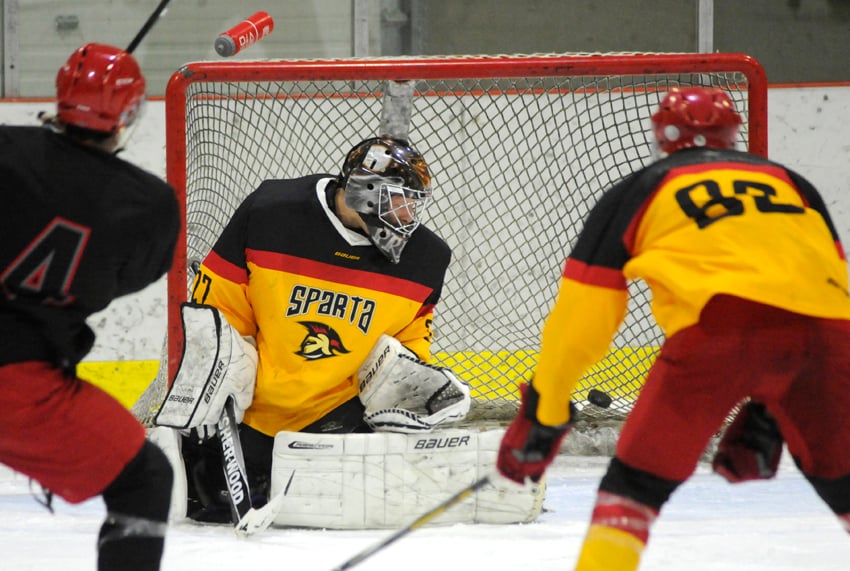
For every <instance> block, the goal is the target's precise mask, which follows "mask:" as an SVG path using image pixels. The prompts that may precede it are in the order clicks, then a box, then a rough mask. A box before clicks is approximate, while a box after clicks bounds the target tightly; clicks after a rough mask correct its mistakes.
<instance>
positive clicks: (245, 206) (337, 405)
mask: <svg viewBox="0 0 850 571" xmlns="http://www.w3.org/2000/svg"><path fill="white" fill-rule="evenodd" d="M430 200H431V174H430V172H429V169H428V165H427V163H426V161H425V159H424V158H423V157H422V155H421V154H420V153H419V152H418V151H417V150H416V149H414V148H413V147H412V146H410V144H409V143H407V142H406V141H401V140H394V139H388V138H373V139H368V140H365V141H363V142H361V143H359V144H358V145H356V146H355V147H354V148H353V149H352V150H351V151H350V152H349V153H348V155H347V157H346V158H345V161H344V163H343V166H342V170H341V173H340V174H339V175H337V176H334V175H330V174H315V175H310V176H305V177H302V178H298V179H293V180H268V181H265V182H264V183H262V184H261V185H260V186H259V188H257V190H256V191H254V192H253V193H252V194H251V195H249V196H248V197H247V198H246V199H245V201H244V202H243V203H242V204H241V205H240V207H239V208H238V209H237V211H236V212H235V214H234V215H233V217H232V218H231V220H230V221H229V223H228V224H227V226H226V227H225V229H224V231H223V233H222V234H221V236H220V237H219V239H218V241H217V243H216V244H215V246H214V247H213V249H212V251H211V252H210V253H209V255H208V256H207V257H206V259H205V260H204V262H203V264H202V265H201V267H200V269H199V271H198V273H197V275H196V278H195V281H194V285H193V289H192V301H193V302H195V303H197V304H204V305H205V306H213V307H215V308H217V309H218V310H220V312H221V314H222V315H223V316H224V318H226V320H227V322H228V323H229V324H230V326H232V327H233V328H234V329H235V330H236V331H238V333H239V335H241V336H244V337H246V338H252V339H253V340H254V341H255V343H256V349H257V355H258V358H257V359H256V362H257V364H258V367H257V369H256V385H255V386H254V389H253V400H251V398H250V396H249V397H247V398H246V399H245V402H246V403H249V404H250V405H249V406H247V409H246V410H244V418H243V419H242V424H241V426H240V437H241V441H242V446H243V451H244V456H245V462H246V468H247V472H248V477H249V479H250V480H251V482H250V483H251V490H252V492H254V493H255V494H256V495H262V494H263V493H264V492H265V490H267V487H268V478H269V471H270V468H271V462H272V450H273V443H274V436H275V435H276V434H277V433H278V432H280V431H296V432H298V431H302V432H315V433H352V432H368V431H371V429H372V427H370V426H369V425H368V424H367V423H366V422H365V421H364V405H363V404H362V402H361V400H360V398H359V397H358V388H359V387H358V379H357V375H356V373H357V371H358V369H359V368H360V367H361V365H363V363H364V361H365V360H366V358H367V356H368V355H369V353H370V351H372V349H373V347H375V345H376V343H377V342H378V341H379V339H380V338H381V337H382V336H390V337H392V338H394V339H397V340H398V341H400V342H401V344H403V346H404V347H405V348H406V349H405V350H409V351H412V352H413V353H414V354H415V355H416V356H417V357H418V358H419V359H421V360H422V361H428V360H429V359H430V356H431V338H432V330H431V322H432V318H433V311H434V306H435V305H436V304H437V302H438V300H439V299H440V293H441V291H442V287H443V279H444V276H445V273H446V268H447V266H448V264H449V260H450V258H451V252H450V250H449V247H448V246H447V245H446V243H445V242H444V241H443V240H442V239H441V238H439V237H438V236H437V235H436V234H434V232H432V231H431V230H430V229H428V228H426V227H425V226H424V225H422V224H421V223H420V222H421V219H422V215H423V212H424V210H425V208H426V207H427V205H428V203H429V202H430ZM248 351H250V349H249V350H248ZM249 378H250V381H251V382H253V378H254V377H253V370H252V371H251V374H250V377H249ZM359 381H360V382H364V381H363V379H359ZM213 440H214V439H208V440H206V441H204V442H203V443H198V442H197V439H196V438H189V437H184V438H183V442H182V453H183V457H184V460H185V461H186V465H187V474H188V475H189V479H188V480H189V481H188V488H189V490H188V492H189V503H190V506H189V513H188V515H189V517H193V518H195V519H199V520H208V521H229V519H230V513H229V509H228V507H227V504H226V501H224V500H222V498H221V496H220V494H219V492H221V491H222V490H224V489H225V487H224V479H223V476H222V469H221V451H220V450H218V446H217V444H216V443H214V442H212V441H213ZM256 503H259V504H261V503H262V499H260V500H257V502H256ZM255 505H256V504H255Z"/></svg>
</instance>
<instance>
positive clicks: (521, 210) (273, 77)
mask: <svg viewBox="0 0 850 571" xmlns="http://www.w3.org/2000/svg"><path fill="white" fill-rule="evenodd" d="M727 56H728V54H727ZM749 61H750V60H747V59H746V58H737V59H736V58H735V57H726V56H722V55H719V54H715V55H714V56H711V55H708V56H707V55H705V54H692V55H690V56H688V55H681V54H680V55H670V54H668V55H639V54H630V55H622V54H621V55H610V56H608V55H595V56H593V57H591V58H588V57H586V56H569V55H566V56H565V55H560V56H534V57H528V56H517V57H499V58H459V59H451V58H441V59H435V60H415V59H411V58H405V59H402V60H397V61H393V60H389V61H388V60H375V61H371V60H354V61H343V60H335V61H328V62H306V61H295V62H292V61H280V62H238V63H227V64H214V63H212V62H206V63H200V64H190V65H188V66H186V67H185V68H184V69H182V70H181V71H180V72H178V74H177V75H176V76H175V77H176V78H178V79H179V80H180V81H178V82H175V81H174V80H172V84H175V83H176V84H175V85H172V86H171V87H169V92H168V95H167V101H166V104H167V109H168V110H169V112H168V117H167V120H168V129H169V138H168V160H169V179H170V180H171V182H172V183H173V184H175V186H176V187H181V186H183V184H182V183H183V179H184V177H185V193H186V222H187V228H186V239H187V248H186V259H185V260H181V264H183V265H182V267H184V268H185V267H186V265H189V266H191V264H193V263H197V262H200V261H201V260H203V258H204V257H205V256H206V254H207V252H209V250H210V248H211V247H212V245H213V243H214V242H215V240H216V238H217V237H218V235H219V233H220V231H221V229H222V228H223V225H224V224H225V223H226V222H227V220H228V218H229V217H230V215H231V213H232V212H233V211H234V210H235V208H236V207H237V205H238V204H239V203H240V202H241V200H242V199H243V198H244V197H245V196H246V195H247V194H248V193H250V192H251V191H252V190H254V189H255V188H256V187H257V186H258V185H259V183H260V182H261V181H262V180H264V179H266V178H287V177H298V176H302V175H304V174H309V173H318V172H325V173H330V174H336V173H338V172H339V169H340V165H341V161H342V159H343V157H344V156H345V153H346V152H347V151H348V149H349V148H350V147H351V146H353V145H354V144H355V143H357V142H358V141H360V140H362V139H364V138H367V137H369V136H374V135H376V134H377V131H378V129H379V124H380V123H381V113H382V96H383V92H384V90H385V89H386V86H387V83H386V80H388V79H406V80H414V83H415V88H414V90H413V97H412V109H411V118H410V125H409V137H410V141H411V142H412V144H413V145H414V146H415V147H417V148H418V149H419V150H420V151H421V152H422V153H423V155H424V156H425V158H426V160H427V161H428V162H429V165H430V167H431V171H432V173H434V176H435V184H434V189H435V192H434V195H435V202H434V204H433V205H432V206H431V207H430V208H429V210H428V219H427V220H426V224H427V225H428V226H429V227H431V228H432V229H434V230H435V231H436V232H437V234H439V235H440V236H441V237H443V238H444V239H445V240H446V241H447V242H448V244H449V245H450V246H451V248H452V250H453V259H452V263H451V265H450V267H449V270H448V274H447V276H446V283H445V288H444V291H443V298H442V300H441V302H440V304H439V305H438V307H437V310H436V314H435V323H434V329H435V342H434V354H435V362H436V363H437V364H440V365H443V366H448V367H451V368H452V369H453V370H454V371H455V372H456V374H457V375H458V377H459V378H461V379H463V380H464V381H466V382H467V383H469V384H470V386H471V389H472V396H473V399H474V401H473V402H474V405H473V411H472V412H471V414H470V418H471V419H472V421H473V422H482V423H485V422H501V421H504V420H505V419H507V418H510V417H511V416H512V415H513V413H514V412H515V410H516V404H517V402H516V395H517V392H518V391H517V390H516V388H517V385H518V384H519V383H521V382H522V381H524V380H526V379H527V378H529V376H530V372H531V370H532V369H533V367H534V365H535V363H536V351H537V347H538V341H539V333H540V328H541V325H542V322H543V319H544V317H545V316H546V314H547V313H548V310H549V308H550V307H551V303H552V302H553V300H554V297H555V293H556V290H557V285H558V281H559V276H560V272H561V270H562V267H563V263H564V259H565V257H566V255H567V254H568V252H569V250H570V245H571V244H572V242H573V240H574V238H575V237H576V235H577V233H578V231H579V230H580V228H581V225H582V221H583V219H584V217H585V215H586V214H587V212H588V210H589V209H590V208H591V206H592V205H593V204H594V203H595V201H596V200H597V199H598V198H599V196H600V194H601V193H602V192H603V191H604V190H605V189H606V188H608V187H609V186H610V185H611V184H612V183H613V182H615V181H616V180H618V179H620V178H621V177H623V176H625V175H627V174H628V173H630V172H631V171H632V170H634V169H635V168H638V167H640V166H641V165H643V164H645V163H646V162H647V161H649V160H650V159H651V158H652V157H651V153H652V148H651V144H650V139H649V133H648V126H649V124H648V120H649V116H650V115H651V113H652V111H653V110H654V109H655V108H656V107H657V104H658V101H659V94H660V93H661V92H664V91H666V90H667V89H668V88H669V87H671V86H675V85H712V86H717V87H721V88H723V89H724V90H726V91H727V92H728V93H729V95H730V97H732V99H733V100H734V102H735V105H736V107H737V109H738V110H739V112H741V114H742V115H743V116H744V119H745V123H744V126H743V128H742V129H741V141H740V147H741V148H746V147H747V145H748V144H749V143H751V142H752V141H750V140H749V139H750V134H751V132H753V131H755V132H757V133H758V134H759V135H758V136H759V137H763V135H762V134H761V133H763V126H761V125H760V124H759V123H757V122H756V121H763V120H764V119H763V117H762V114H761V113H760V112H759V113H756V114H753V113H751V109H750V106H751V104H752V99H751V97H752V95H753V94H754V93H756V94H758V95H759V96H760V97H761V96H764V94H765V93H766V86H765V85H762V84H761V83H759V82H754V79H753V77H754V75H753V73H752V67H751V65H752V64H751V63H749ZM353 63H356V65H352V64H353ZM682 70H684V71H682ZM756 79H758V77H756ZM175 110H177V111H175ZM760 144H763V142H761V143H760ZM184 153H185V154H184ZM184 157H185V158H184ZM181 190H182V188H178V191H181ZM169 280H170V284H174V283H175V281H177V282H179V281H180V280H182V283H183V284H185V283H186V277H185V273H183V274H181V273H179V272H177V273H172V274H171V275H170V276H169ZM169 287H172V285H170V286H169ZM630 287H631V291H632V294H633V295H632V299H631V302H630V313H629V317H628V318H627V320H626V322H625V323H624V324H623V327H622V328H621V330H620V332H619V333H618V335H617V338H616V339H615V341H614V343H613V345H612V348H611V352H610V353H609V355H608V356H607V357H606V358H605V359H604V360H603V361H601V362H600V363H598V364H597V365H595V366H594V367H593V368H592V369H591V370H590V371H589V372H588V373H587V375H586V376H585V377H584V378H583V379H582V381H581V383H580V385H579V388H578V391H577V393H576V401H577V403H578V405H579V408H580V411H581V414H582V416H583V417H584V418H585V419H591V420H593V419H610V418H614V419H617V418H622V417H623V416H624V415H625V414H626V413H627V412H628V410H629V409H630V407H631V404H632V403H633V401H634V398H635V396H636V394H637V391H638V390H639V387H640V385H641V383H642V381H643V377H644V375H645V373H646V370H647V368H648V367H649V366H650V365H651V363H652V360H653V358H654V355H655V353H656V351H657V349H658V346H659V345H660V343H661V332H660V331H659V330H658V329H657V327H656V326H655V324H654V321H653V319H652V317H651V315H650V310H649V298H648V292H647V291H646V289H645V288H644V287H643V286H642V285H641V284H632V285H631V286H630ZM170 291H171V301H170V304H171V305H174V304H175V303H176V302H179V298H180V296H181V293H180V289H179V285H178V286H176V289H172V290H170ZM175 292H176V293H175ZM183 293H184V294H185V292H183ZM183 298H184V299H185V295H184V296H183ZM174 315H176V313H175V311H174V309H173V308H171V309H170V321H169V323H170V331H171V332H172V338H174V337H178V336H177V335H174V334H173V333H174V329H173V328H171V327H172V325H173V324H174V323H178V321H177V319H173V320H172V319H171V316H174ZM178 331H179V329H178ZM169 355H170V358H171V360H172V361H173V360H175V359H178V360H179V355H180V352H179V346H177V345H174V343H172V348H171V349H170V352H169ZM165 379H166V375H165V374H164V368H163V374H161V375H160V378H159V380H158V381H157V382H156V383H155V384H159V385H164V384H165ZM591 388H596V389H598V390H601V391H603V392H604V393H606V394H608V395H609V396H610V397H611V398H612V403H611V405H610V407H608V408H601V407H598V406H594V405H591V404H589V403H588V402H587V401H586V395H587V391H588V390H589V389H591ZM162 394H164V389H163V388H162V387H160V389H159V392H157V391H154V390H152V391H151V395H152V396H151V397H150V398H152V399H154V400H155V399H156V398H160V399H161V397H162ZM157 395H159V396H157ZM149 405H150V403H140V407H139V409H140V410H142V409H145V410H150V409H151V407H150V406H149ZM146 406H147V408H145V407H146ZM155 408H156V405H155V404H154V406H153V409H155Z"/></svg>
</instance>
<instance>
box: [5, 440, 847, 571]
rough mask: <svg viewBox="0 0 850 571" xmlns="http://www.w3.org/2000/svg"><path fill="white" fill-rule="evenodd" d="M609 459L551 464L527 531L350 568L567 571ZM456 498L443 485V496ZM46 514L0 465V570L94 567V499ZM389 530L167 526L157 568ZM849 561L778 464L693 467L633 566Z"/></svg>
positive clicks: (341, 552) (843, 539)
mask: <svg viewBox="0 0 850 571" xmlns="http://www.w3.org/2000/svg"><path fill="white" fill-rule="evenodd" d="M606 463H607V459H606V458H600V457H592V458H591V457H573V456H561V457H559V458H558V459H557V460H556V463H555V464H554V465H553V466H552V468H551V469H550V471H549V489H548V492H547V496H546V502H545V504H544V505H545V512H544V513H543V514H542V515H541V517H540V518H539V519H538V521H536V522H534V523H532V524H525V525H509V526H497V525H480V524H479V525H451V526H446V527H426V528H423V529H419V530H416V531H414V532H412V533H410V534H409V535H407V536H405V537H403V538H401V539H399V540H398V541H397V542H395V543H393V544H391V545H389V546H387V547H386V548H385V549H383V550H382V551H380V552H378V553H376V554H375V555H373V556H372V557H370V558H369V559H367V560H365V561H363V562H362V563H360V564H359V565H357V566H356V569H357V570H358V571H359V570H361V569H362V570H363V571H369V570H371V571H435V570H464V571H472V570H481V571H503V570H504V571H507V570H511V571H517V570H534V571H538V570H539V571H548V570H552V571H554V570H559V571H566V570H569V569H572V568H573V564H574V563H575V559H576V557H577V554H578V550H579V547H580V543H581V539H582V537H583V535H584V532H585V529H586V526H587V519H588V516H589V513H590V510H591V507H592V504H593V498H594V494H595V491H596V486H597V483H598V480H599V477H600V476H601V475H602V473H603V471H604V467H605V465H606ZM454 491H455V490H453V489H451V488H450V486H448V485H447V489H446V497H449V496H450V495H452V494H453V493H454ZM439 501H440V500H437V501H435V504H436V503H439ZM54 507H55V512H56V513H55V514H53V515H51V514H50V513H49V512H48V511H47V510H46V509H45V508H44V507H42V506H41V505H39V504H38V503H36V501H35V500H34V499H33V497H32V495H31V493H30V490H29V484H28V481H27V479H26V478H23V477H22V476H19V475H15V474H12V473H11V472H9V471H8V470H6V469H5V468H3V467H0V570H3V571H6V570H9V571H11V570H14V571H28V570H38V571H44V570H50V569H62V570H63V571H93V570H94V569H95V538H96V535H97V531H98V528H99V527H100V524H101V520H102V518H103V514H104V509H103V504H102V502H101V501H100V500H99V499H96V500H92V501H89V502H85V503H83V504H80V505H78V506H71V505H68V504H66V503H64V502H62V501H61V500H58V501H55V503H54ZM418 515H420V514H411V521H412V520H413V519H414V518H415V517H416V516H418ZM391 533H392V532H388V531H387V530H377V531H330V530H304V529H270V530H268V531H266V532H265V533H263V534H260V535H257V536H255V537H251V538H248V539H239V538H237V537H236V536H235V535H234V534H233V532H232V531H231V529H230V528H229V527H227V526H199V525H195V524H189V523H178V524H175V525H173V526H172V527H171V528H170V531H169V535H168V538H167V541H166V550H165V556H164V559H163V566H162V569H163V571H213V570H231V571H247V570H255V571H274V570H278V569H279V570H281V571H284V570H286V571H314V570H315V571H322V570H324V571H327V570H328V569H332V568H333V567H335V566H337V565H339V564H341V563H342V562H344V561H347V560H348V559H349V558H350V557H352V556H354V555H355V554H357V553H359V552H360V551H362V550H364V549H366V548H368V547H370V546H371V545H373V544H375V543H376V542H379V541H381V540H383V539H384V538H386V537H388V536H389V535H390V534H391ZM848 562H850V537H848V535H847V534H846V533H845V532H844V531H843V530H842V529H841V527H840V526H839V524H838V522H837V520H836V519H835V518H834V517H833V516H832V514H831V513H830V512H829V510H828V509H827V508H826V506H825V505H824V504H823V503H822V502H821V501H820V499H819V498H818V497H817V496H816V495H815V494H814V492H813V491H812V490H811V489H810V488H809V486H808V484H807V482H806V481H805V480H804V479H803V478H802V477H801V476H800V475H799V473H798V472H797V471H796V470H795V469H794V467H793V465H791V464H790V463H789V462H786V461H783V464H782V466H781V470H780V473H779V474H778V476H777V477H776V478H775V479H773V480H771V481H768V482H757V483H746V484H738V485H735V486H732V485H730V484H727V483H726V482H725V481H724V480H723V479H721V478H720V477H719V476H716V475H713V474H711V473H710V472H709V470H708V468H707V467H705V466H700V468H699V469H698V471H697V473H696V474H695V476H694V477H693V478H692V479H691V480H690V481H689V482H688V483H687V484H685V485H684V486H683V487H682V488H680V489H679V490H678V491H677V492H676V493H675V494H674V496H673V498H672V499H671V501H670V502H669V503H668V504H667V506H665V508H664V510H663V511H662V514H661V517H660V519H659V520H657V522H656V525H655V527H654V528H653V535H652V538H651V541H650V545H649V547H648V548H647V550H646V552H645V553H644V559H643V564H642V566H641V571H651V570H664V571H668V570H687V571H732V570H734V571H767V570H770V571H778V570H795V571H796V570H801V569H805V570H807V571H808V570H811V571H839V570H841V571H846V570H847V569H848V568H850V567H848V565H850V563H848Z"/></svg>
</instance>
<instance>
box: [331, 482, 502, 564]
mask: <svg viewBox="0 0 850 571" xmlns="http://www.w3.org/2000/svg"><path fill="white" fill-rule="evenodd" d="M491 478H492V476H491V475H489V474H488V475H487V476H484V477H483V478H480V479H479V480H476V481H475V482H473V483H471V484H469V485H468V486H467V487H465V488H464V489H462V490H461V491H459V492H458V493H456V494H455V495H453V496H452V497H450V498H449V499H447V500H446V501H444V502H443V503H441V504H440V505H438V506H436V507H434V508H432V509H431V510H429V511H427V512H425V513H424V514H422V515H421V516H419V517H418V518H416V519H415V520H413V522H412V523H410V524H408V525H407V526H405V527H403V528H401V529H400V530H398V531H396V532H395V533H393V534H392V535H390V536H389V537H387V538H386V539H383V540H382V541H379V542H378V543H376V544H374V545H372V546H370V547H368V548H366V549H364V550H363V551H361V552H360V553H358V554H356V555H354V556H353V557H351V558H350V559H348V560H347V561H345V562H344V563H342V564H340V565H338V566H336V567H334V568H333V569H331V571H344V570H345V569H351V568H352V567H354V566H355V565H357V564H358V563H362V562H363V561H365V560H366V559H368V558H369V557H371V556H373V555H374V554H376V553H377V552H379V551H381V550H382V549H384V548H385V547H387V546H389V545H390V544H392V543H394V542H395V541H397V540H399V539H401V538H402V537H404V536H405V535H407V534H408V533H410V532H411V531H414V530H417V529H419V528H420V527H422V526H423V525H425V524H426V523H428V522H429V521H431V520H432V519H434V518H435V517H437V516H439V515H440V514H442V513H443V512H445V511H446V510H448V509H450V508H451V507H453V506H455V505H457V504H459V503H460V502H462V501H463V500H465V499H466V498H468V497H470V496H471V495H472V494H474V493H475V492H477V491H478V490H480V489H481V488H483V487H484V486H486V485H487V484H489V483H490V479H491Z"/></svg>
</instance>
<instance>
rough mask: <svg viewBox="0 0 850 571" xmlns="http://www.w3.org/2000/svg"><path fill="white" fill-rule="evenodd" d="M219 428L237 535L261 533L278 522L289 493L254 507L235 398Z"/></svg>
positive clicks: (222, 417) (229, 498)
mask: <svg viewBox="0 0 850 571" xmlns="http://www.w3.org/2000/svg"><path fill="white" fill-rule="evenodd" d="M216 428H217V430H218V436H219V440H220V442H221V455H222V465H223V466H224V479H225V481H226V482H227V492H228V494H227V495H228V501H229V502H230V510H231V515H232V516H233V523H234V531H235V532H236V535H238V536H242V537H247V536H249V535H253V534H255V533H259V532H261V531H263V530H265V529H266V528H267V527H268V526H269V525H271V523H272V522H273V521H274V519H275V516H277V513H278V512H279V511H280V507H281V504H282V503H283V497H284V495H286V490H284V491H283V492H281V493H280V494H278V495H277V496H275V497H274V498H272V499H271V501H269V503H267V504H266V505H264V506H262V507H260V508H255V507H254V506H253V505H252V504H251V490H250V488H249V486H248V473H247V471H246V470H245V458H244V456H243V455H242V442H241V441H240V440H239V428H238V424H237V422H236V410H235V409H234V404H233V398H228V399H227V402H226V403H225V405H224V411H223V412H222V413H221V420H219V421H218V424H217V425H216Z"/></svg>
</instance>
